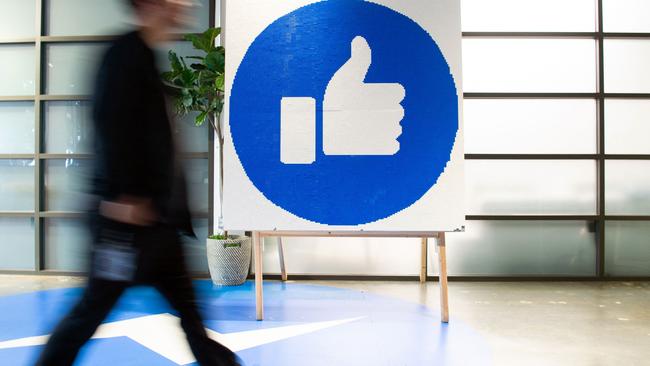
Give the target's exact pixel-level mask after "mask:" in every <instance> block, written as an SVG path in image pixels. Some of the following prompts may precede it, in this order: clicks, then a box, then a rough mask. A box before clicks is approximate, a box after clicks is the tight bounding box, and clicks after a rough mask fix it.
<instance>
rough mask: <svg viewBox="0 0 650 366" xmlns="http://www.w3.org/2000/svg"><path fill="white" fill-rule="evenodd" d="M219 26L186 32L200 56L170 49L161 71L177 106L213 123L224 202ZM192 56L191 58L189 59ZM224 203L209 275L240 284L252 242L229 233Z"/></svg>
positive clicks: (210, 246) (211, 244)
mask: <svg viewBox="0 0 650 366" xmlns="http://www.w3.org/2000/svg"><path fill="white" fill-rule="evenodd" d="M220 33H221V29H220V28H210V29H208V30H206V31H205V32H203V33H202V34H188V35H185V37H184V38H185V40H187V41H190V42H192V45H193V47H194V48H195V49H196V50H197V51H199V53H200V54H201V55H199V56H178V55H177V54H176V53H175V52H174V51H169V62H170V66H171V70H170V71H167V72H165V73H163V74H162V78H163V81H164V82H165V84H166V85H167V86H168V87H169V88H170V89H171V90H172V91H173V94H174V96H175V101H174V110H175V112H176V113H177V114H178V115H180V116H184V115H187V114H189V113H198V115H197V116H196V118H195V120H194V123H195V125H196V126H201V125H203V124H204V123H206V122H207V123H210V125H211V126H212V129H213V130H214V132H215V134H216V136H217V140H218V141H217V143H218V147H219V182H217V183H218V184H217V186H218V187H219V198H220V201H219V202H223V178H224V177H223V141H224V136H223V121H222V119H221V111H222V110H223V99H224V69H225V57H226V50H225V49H224V48H223V47H221V46H217V45H216V39H217V37H218V36H219V34H220ZM189 60H191V61H189ZM222 217H223V206H221V205H220V207H219V224H218V226H219V230H218V231H217V234H216V235H211V236H209V237H208V239H207V255H208V267H209V269H210V276H211V277H212V281H213V282H214V283H215V284H219V285H240V284H242V283H244V282H245V281H246V278H247V276H248V271H249V267H250V260H251V250H252V249H251V242H250V238H248V237H246V236H232V235H228V232H227V231H223V226H222V222H223V220H222Z"/></svg>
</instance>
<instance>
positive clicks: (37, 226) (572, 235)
mask: <svg viewBox="0 0 650 366" xmlns="http://www.w3.org/2000/svg"><path fill="white" fill-rule="evenodd" d="M200 3H201V6H200V7H197V8H196V15H195V18H196V20H197V21H196V23H195V25H194V26H192V27H189V28H188V29H184V30H179V33H181V32H187V31H191V32H198V31H201V30H202V29H204V28H206V27H207V26H208V24H210V23H211V22H214V16H212V19H210V18H211V14H215V13H216V12H215V11H211V10H215V9H216V8H215V4H214V1H209V0H201V1H200ZM123 4H124V1H123V0H3V1H0V230H2V232H3V233H5V234H7V235H8V238H10V239H11V240H9V241H3V243H4V244H0V271H1V270H27V271H40V270H57V271H78V270H80V269H82V268H83V267H84V260H83V257H84V255H85V254H84V253H85V251H86V249H87V246H86V245H87V233H85V231H84V226H83V221H82V219H83V215H82V214H81V210H82V209H83V202H84V201H85V199H86V198H85V196H84V193H83V186H84V185H83V181H84V179H86V177H87V175H88V167H89V166H90V164H92V159H93V157H92V145H91V141H92V128H91V125H92V123H91V121H90V119H89V110H90V104H89V102H88V95H87V94H88V93H89V90H90V89H89V86H90V85H91V81H92V79H91V75H92V74H93V72H94V70H93V67H94V66H93V65H94V64H95V63H96V60H97V55H98V54H99V53H100V52H101V51H102V50H103V49H104V47H106V45H107V42H109V41H110V40H111V38H112V37H113V36H114V35H115V34H118V33H119V32H122V31H124V30H126V29H128V28H129V22H130V20H131V15H130V14H129V12H128V11H127V9H125V8H124V5H123ZM649 4H650V3H649V2H648V1H646V0H598V1H596V0H571V1H566V0H546V1H532V0H461V7H462V17H463V18H462V27H463V32H464V36H463V68H464V77H463V78H464V89H465V101H464V120H465V133H466V136H465V137H466V158H467V203H468V204H467V214H468V223H467V232H466V233H457V234H451V235H450V236H449V239H448V242H449V271H450V274H451V275H456V276H524V277H525V276H563V277H565V276H572V277H573V276H577V277H599V276H620V277H626V276H645V277H648V276H650V237H649V234H650V198H649V197H650V189H648V188H647V187H649V186H650V173H648V171H650V144H648V143H647V141H646V140H647V139H646V138H645V136H647V135H648V133H650V68H649V67H648V65H650V22H648V18H647V14H648V12H649V11H650V5H649ZM169 48H173V49H175V50H176V51H177V52H179V53H180V54H183V55H190V54H192V49H191V47H190V46H189V44H188V43H187V42H182V41H180V39H179V40H177V41H175V42H170V43H169V44H168V45H166V46H165V47H162V48H161V50H159V54H160V56H161V59H162V62H161V64H160V65H161V68H164V67H165V64H166V62H165V60H164V57H165V53H166V49H169ZM174 133H175V135H176V137H177V140H179V141H180V142H181V145H182V146H183V151H184V160H185V161H186V162H187V164H186V166H185V169H186V173H187V176H188V183H189V186H190V189H191V193H190V196H191V197H190V198H191V202H192V209H193V211H195V213H196V214H197V215H196V219H195V222H194V223H195V226H196V228H197V233H198V234H199V239H197V240H193V241H191V242H190V243H188V247H189V248H190V249H191V253H190V258H191V259H192V262H193V263H194V264H193V265H194V268H195V269H198V270H205V254H204V252H205V248H204V238H205V236H206V235H207V232H208V227H209V217H211V216H212V213H211V212H209V211H210V210H211V205H210V198H209V197H208V196H209V194H210V168H209V166H210V164H209V158H210V156H209V153H208V152H209V150H210V142H209V140H208V137H207V135H208V131H207V126H205V127H202V128H196V127H194V126H193V124H192V116H189V117H188V118H186V119H182V120H179V121H177V123H176V124H175V127H174ZM328 248H329V247H328ZM432 249H433V248H432ZM396 250H397V249H396ZM430 252H431V253H433V252H434V251H433V250H432V251H430ZM9 253H11V255H9ZM319 253H321V252H319ZM305 255H306V254H305ZM313 255H319V254H313ZM393 255H394V253H386V256H387V258H389V257H390V258H392V256H393ZM319 258H320V257H319ZM433 258H435V257H432V259H433ZM296 260H300V259H298V258H297V259H296ZM431 269H432V271H433V270H434V266H433V265H432V266H431ZM432 273H433V272H432Z"/></svg>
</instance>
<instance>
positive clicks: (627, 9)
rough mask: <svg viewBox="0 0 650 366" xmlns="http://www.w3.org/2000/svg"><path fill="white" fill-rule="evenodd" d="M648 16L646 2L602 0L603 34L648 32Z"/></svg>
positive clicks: (648, 4)
mask: <svg viewBox="0 0 650 366" xmlns="http://www.w3.org/2000/svg"><path fill="white" fill-rule="evenodd" d="M648 14H650V1H648V0H603V29H604V31H605V32H621V33H627V32H629V33H636V32H638V33H643V32H650V21H648Z"/></svg>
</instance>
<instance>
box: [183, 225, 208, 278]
mask: <svg viewBox="0 0 650 366" xmlns="http://www.w3.org/2000/svg"><path fill="white" fill-rule="evenodd" d="M192 228H193V229H194V234H196V238H193V237H189V236H184V237H183V242H184V244H185V245H183V249H184V250H185V257H186V259H187V266H188V267H189V270H190V272H195V273H207V272H208V257H207V254H206V247H205V245H206V242H205V241H206V239H207V238H208V220H207V219H195V220H192Z"/></svg>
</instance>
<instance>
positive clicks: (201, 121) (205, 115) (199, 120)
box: [194, 111, 208, 126]
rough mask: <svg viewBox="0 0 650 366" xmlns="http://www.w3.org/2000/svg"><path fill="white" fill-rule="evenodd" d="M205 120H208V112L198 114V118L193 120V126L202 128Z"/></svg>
mask: <svg viewBox="0 0 650 366" xmlns="http://www.w3.org/2000/svg"><path fill="white" fill-rule="evenodd" d="M206 118H208V111H203V112H201V113H199V115H198V116H196V118H195V119H194V124H195V125H196V126H202V125H203V124H204V123H205V120H206Z"/></svg>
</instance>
